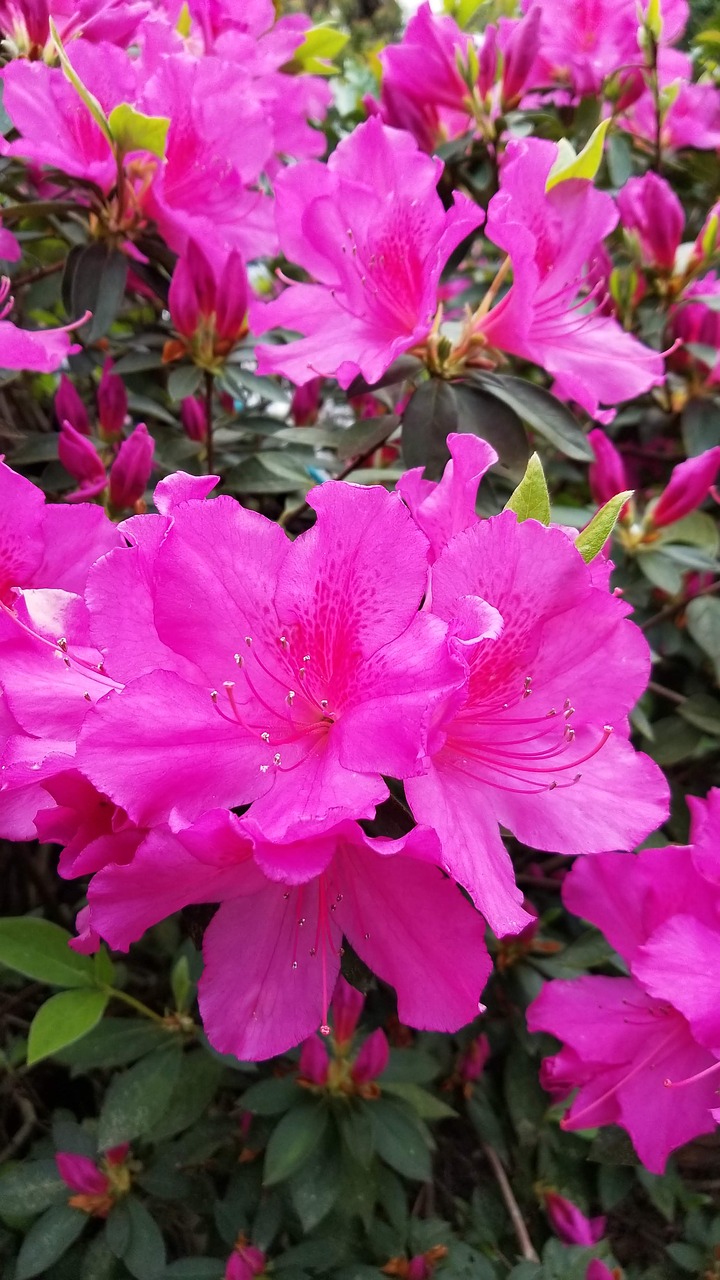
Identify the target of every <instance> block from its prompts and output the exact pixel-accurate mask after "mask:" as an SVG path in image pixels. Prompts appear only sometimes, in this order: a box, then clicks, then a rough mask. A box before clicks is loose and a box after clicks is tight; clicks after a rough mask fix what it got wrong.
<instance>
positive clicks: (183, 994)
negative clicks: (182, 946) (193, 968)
mask: <svg viewBox="0 0 720 1280" xmlns="http://www.w3.org/2000/svg"><path fill="white" fill-rule="evenodd" d="M192 985H193V984H192V981H191V979H190V965H189V963H188V958H187V956H186V955H185V954H184V953H183V954H182V955H180V956H178V958H177V960H176V961H175V964H174V965H173V967H172V973H171V974H170V987H171V989H172V993H173V999H174V1001H175V1008H176V1009H177V1011H178V1013H184V1012H185V1010H186V1009H187V1008H188V1007H189V1003H190V996H191V993H192Z"/></svg>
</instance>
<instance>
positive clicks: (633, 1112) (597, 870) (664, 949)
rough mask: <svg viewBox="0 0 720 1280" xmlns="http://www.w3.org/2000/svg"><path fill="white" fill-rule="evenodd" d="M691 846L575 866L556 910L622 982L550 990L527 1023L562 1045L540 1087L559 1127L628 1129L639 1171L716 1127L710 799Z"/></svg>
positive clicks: (719, 876)
mask: <svg viewBox="0 0 720 1280" xmlns="http://www.w3.org/2000/svg"><path fill="white" fill-rule="evenodd" d="M690 804H691V806H692V818H693V822H692V830H691V841H692V843H691V844H690V845H689V846H687V847H675V846H666V847H665V848H662V849H644V850H642V851H641V852H640V853H639V854H637V855H636V856H635V857H634V858H627V857H626V856H624V855H622V854H617V853H605V854H602V855H601V856H600V857H599V858H591V859H581V860H580V861H578V862H577V863H576V864H575V865H574V867H573V868H572V870H571V872H570V874H569V876H568V877H567V879H566V880H565V882H564V886H563V900H564V902H565V904H566V906H567V907H568V908H569V909H570V910H571V911H574V912H575V913H576V914H577V915H579V916H583V917H584V918H585V919H586V920H589V921H591V923H593V924H595V925H597V926H598V928H600V929H601V930H602V932H603V933H604V934H605V936H606V938H607V939H608V941H609V942H610V943H611V945H612V946H613V947H615V949H616V950H617V951H618V952H619V954H620V956H621V957H622V959H623V960H624V961H625V963H626V965H627V969H628V976H627V977H594V976H590V977H583V978H578V979H574V980H571V981H554V982H550V983H549V984H548V985H547V986H546V987H545V988H544V989H543V991H542V992H541V993H540V995H539V996H538V998H537V999H536V1000H535V1002H534V1004H533V1005H531V1007H530V1010H529V1013H528V1024H529V1026H530V1028H531V1030H534V1031H549V1032H551V1033H552V1034H553V1035H556V1036H557V1037H558V1038H559V1039H560V1040H562V1041H563V1042H564V1044H563V1047H562V1049H561V1050H560V1052H559V1053H557V1054H555V1055H554V1057H551V1058H547V1059H546V1060H545V1062H544V1064H543V1081H544V1084H545V1087H546V1088H547V1089H548V1090H549V1091H550V1092H551V1093H552V1095H553V1096H554V1097H555V1098H557V1099H561V1098H565V1097H567V1096H568V1094H569V1093H570V1092H571V1091H575V1090H577V1092H575V1093H574V1097H573V1101H572V1103H571V1106H570V1108H569V1110H568V1111H567V1113H566V1115H565V1118H564V1120H563V1121H562V1127H563V1128H565V1129H593V1128H595V1127H596V1126H598V1125H605V1124H619V1125H622V1127H623V1128H625V1129H627V1131H628V1133H629V1134H630V1136H631V1138H632V1140H633V1143H634V1144H635V1148H636V1150H637V1153H638V1155H639V1157H640V1159H641V1160H642V1162H643V1164H644V1165H646V1167H647V1168H648V1169H650V1170H651V1172H653V1173H662V1172H663V1170H664V1168H665V1163H666V1161H667V1158H668V1155H669V1154H670V1152H671V1151H674V1150H675V1148H676V1147H679V1146H682V1144H683V1143H685V1142H688V1141H689V1140H690V1139H691V1138H694V1137H697V1135H698V1134H702V1133H710V1132H711V1131H712V1130H713V1129H714V1127H715V1124H716V1122H717V1121H718V1120H719V1119H720V1102H719V1097H718V1092H719V1085H720V1075H719V1074H718V1073H720V1017H719V1016H718V1003H717V974H718V966H719V965H720V846H719V845H718V833H719V832H720V791H718V790H713V791H711V792H710V794H709V795H708V797H707V800H706V801H703V800H692V799H691V800H690Z"/></svg>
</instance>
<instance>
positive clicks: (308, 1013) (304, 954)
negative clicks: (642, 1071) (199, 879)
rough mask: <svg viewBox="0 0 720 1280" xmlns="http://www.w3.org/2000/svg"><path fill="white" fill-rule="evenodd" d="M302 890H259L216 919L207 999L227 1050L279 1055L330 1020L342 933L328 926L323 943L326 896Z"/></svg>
mask: <svg viewBox="0 0 720 1280" xmlns="http://www.w3.org/2000/svg"><path fill="white" fill-rule="evenodd" d="M301 893H302V889H293V890H290V891H288V890H287V889H285V888H284V886H283V885H280V884H278V885H276V884H271V883H270V882H269V881H268V882H266V885H265V887H264V888H262V889H260V890H259V891H258V892H257V893H253V894H250V895H249V896H247V897H243V898H236V899H234V900H233V901H231V902H225V903H223V905H222V906H221V907H220V910H219V911H218V913H217V915H216V916H215V917H214V919H213V920H212V921H211V923H210V926H209V928H208V930H207V932H206V934H205V941H204V944H203V954H204V957H205V971H204V973H203V975H202V978H201V979H200V985H199V999H200V1012H201V1014H202V1018H203V1023H204V1025H205V1029H206V1031H207V1035H208V1039H209V1040H210V1042H211V1044H212V1045H213V1046H214V1048H216V1049H217V1050H218V1052H219V1053H232V1054H235V1056H236V1057H237V1058H240V1059H241V1060H250V1061H255V1060H257V1059H263V1058H273V1057H275V1056H276V1055H277V1054H279V1053H284V1052H285V1051H286V1050H287V1049H291V1048H292V1047H293V1045H296V1044H300V1042H301V1041H302V1040H306V1039H307V1038H308V1036H310V1035H312V1034H313V1032H315V1031H316V1030H317V1028H318V1026H319V1025H320V1023H321V1022H322V1020H323V1017H324V1015H325V1012H326V1007H327V1006H326V999H327V991H328V988H329V989H330V990H332V987H333V986H334V985H335V979H336V977H337V974H338V971H339V967H340V961H339V954H338V952H339V946H340V938H341V935H340V930H339V929H338V927H337V925H335V924H333V923H331V922H330V921H328V922H327V932H323V934H322V939H323V941H322V945H318V943H317V942H316V941H315V940H316V938H317V937H318V933H319V931H320V928H321V927H322V926H319V922H318V912H319V900H318V893H317V891H316V890H313V889H311V890H310V891H308V892H307V893H305V894H303V897H302V898H300V897H299V895H300V894H301ZM300 920H303V922H304V923H303V925H302V927H301V926H300V924H299V921H300ZM311 952H312V954H311ZM239 974H242V981H238V975H239Z"/></svg>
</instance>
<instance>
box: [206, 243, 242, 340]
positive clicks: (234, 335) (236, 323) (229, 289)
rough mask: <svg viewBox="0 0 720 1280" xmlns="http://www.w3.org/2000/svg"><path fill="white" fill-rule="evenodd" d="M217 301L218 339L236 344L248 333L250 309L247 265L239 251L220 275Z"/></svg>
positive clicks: (215, 307) (216, 295)
mask: <svg viewBox="0 0 720 1280" xmlns="http://www.w3.org/2000/svg"><path fill="white" fill-rule="evenodd" d="M215 299H216V300H215V306H214V308H213V309H214V311H215V316H216V319H215V328H216V331H217V335H218V338H220V339H221V341H223V342H228V343H231V344H234V343H236V342H238V341H239V339H240V338H242V337H243V336H244V334H245V333H246V331H247V321H246V317H247V309H248V294H247V275H246V273H245V263H244V262H243V260H242V258H241V257H240V254H239V253H238V252H237V250H234V251H233V252H232V253H231V254H230V256H229V258H228V260H227V262H226V263H225V264H224V266H223V268H222V271H221V272H220V273H219V275H218V279H217V284H216V286H215Z"/></svg>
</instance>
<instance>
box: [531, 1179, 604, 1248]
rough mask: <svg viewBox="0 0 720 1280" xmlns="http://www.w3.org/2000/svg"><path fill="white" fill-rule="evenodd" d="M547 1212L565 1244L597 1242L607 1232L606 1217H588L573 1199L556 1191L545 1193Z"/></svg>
mask: <svg viewBox="0 0 720 1280" xmlns="http://www.w3.org/2000/svg"><path fill="white" fill-rule="evenodd" d="M543 1200H544V1202H545V1212H546V1213H547V1216H548V1218H549V1220H550V1226H551V1227H552V1229H553V1231H554V1232H555V1235H556V1236H557V1237H558V1239H559V1240H562V1242H563V1244H580V1245H586V1246H587V1245H592V1244H597V1242H598V1240H600V1239H601V1238H602V1236H603V1234H604V1232H605V1224H606V1222H607V1219H606V1218H586V1217H585V1214H584V1213H582V1212H581V1210H580V1209H578V1207H577V1205H576V1204H573V1203H572V1201H571V1200H566V1199H565V1197H564V1196H561V1195H558V1194H557V1192H556V1191H545V1192H544V1193H543Z"/></svg>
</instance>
